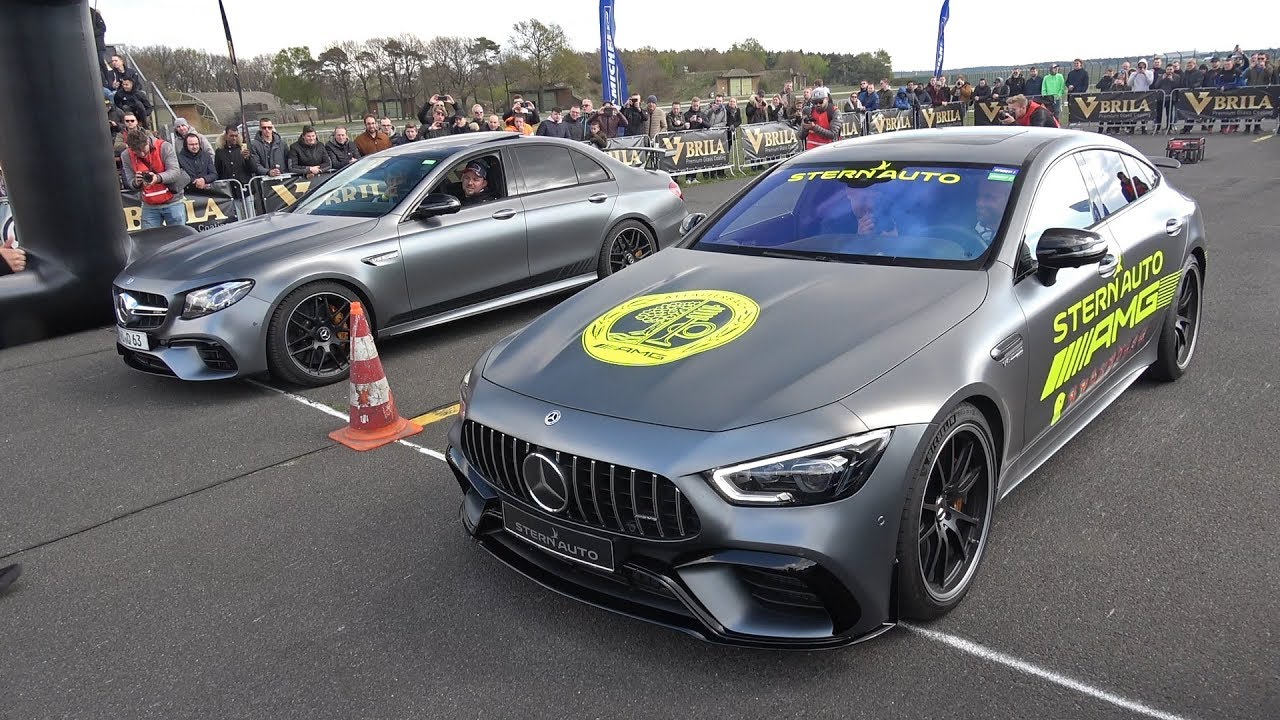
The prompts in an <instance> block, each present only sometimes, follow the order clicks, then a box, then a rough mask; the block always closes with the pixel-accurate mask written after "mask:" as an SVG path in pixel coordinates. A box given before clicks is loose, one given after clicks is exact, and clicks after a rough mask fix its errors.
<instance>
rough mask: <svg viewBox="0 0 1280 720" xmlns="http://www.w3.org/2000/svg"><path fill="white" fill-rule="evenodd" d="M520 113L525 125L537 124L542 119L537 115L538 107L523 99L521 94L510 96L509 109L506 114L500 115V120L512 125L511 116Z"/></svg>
mask: <svg viewBox="0 0 1280 720" xmlns="http://www.w3.org/2000/svg"><path fill="white" fill-rule="evenodd" d="M516 115H520V116H521V117H523V118H524V123H525V125H529V126H531V127H532V126H534V125H537V124H538V123H539V122H541V121H542V119H541V118H540V117H539V116H538V108H537V107H536V106H535V105H534V104H533V103H532V102H530V101H528V100H525V99H524V97H523V96H521V95H513V96H511V109H510V110H508V111H507V114H506V115H503V116H502V122H504V123H506V124H507V125H512V124H514V123H512V122H511V118H513V117H515V116H516Z"/></svg>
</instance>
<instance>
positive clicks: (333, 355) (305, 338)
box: [267, 282, 358, 387]
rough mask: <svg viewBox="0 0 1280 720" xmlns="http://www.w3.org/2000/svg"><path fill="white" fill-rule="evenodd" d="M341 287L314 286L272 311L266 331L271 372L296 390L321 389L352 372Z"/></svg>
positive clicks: (346, 299)
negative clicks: (322, 386)
mask: <svg viewBox="0 0 1280 720" xmlns="http://www.w3.org/2000/svg"><path fill="white" fill-rule="evenodd" d="M357 299H358V298H357V297H356V296H355V294H354V293H352V292H351V290H350V289H349V288H347V287H345V286H342V285H339V284H337V283H332V282H320V283H312V284H310V285H304V286H303V287H301V288H298V289H297V290H295V291H294V292H292V293H290V295H289V296H288V297H286V298H285V299H284V300H283V301H282V302H281V303H280V305H279V307H277V308H276V312H275V315H274V316H273V317H272V320H271V327H270V330H269V331H268V337H267V348H268V359H269V361H270V364H271V371H272V372H273V373H274V374H276V375H278V376H280V377H281V378H283V379H285V380H288V381H289V382H292V383H294V384H297V385H306V386H312V387H315V386H320V385H328V384H330V383H333V382H337V381H339V380H342V379H344V378H346V377H347V373H348V372H349V370H350V366H351V333H350V317H349V316H350V312H351V303H352V302H353V301H355V300H357Z"/></svg>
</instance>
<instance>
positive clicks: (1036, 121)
mask: <svg viewBox="0 0 1280 720" xmlns="http://www.w3.org/2000/svg"><path fill="white" fill-rule="evenodd" d="M996 118H997V119H998V120H999V121H1000V124H1001V125H1024V126H1030V127H1051V128H1056V127H1058V119H1057V118H1056V117H1054V116H1053V113H1052V112H1050V111H1049V108H1047V107H1045V106H1044V105H1041V104H1040V103H1038V102H1036V101H1035V100H1029V99H1027V96H1026V95H1014V96H1013V97H1011V98H1009V106H1008V108H1007V109H1004V110H1001V111H1000V113H999V114H998V115H996Z"/></svg>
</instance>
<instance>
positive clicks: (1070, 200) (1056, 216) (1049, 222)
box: [1025, 158, 1095, 256]
mask: <svg viewBox="0 0 1280 720" xmlns="http://www.w3.org/2000/svg"><path fill="white" fill-rule="evenodd" d="M1094 222H1095V219H1094V215H1093V208H1092V207H1091V200H1090V198H1089V187H1088V186H1087V185H1085V183H1084V176H1082V175H1081V174H1080V166H1079V165H1077V164H1076V161H1075V160H1074V159H1072V158H1064V159H1062V160H1059V161H1058V162H1057V163H1056V164H1055V165H1053V167H1051V168H1049V170H1048V171H1047V172H1046V173H1045V174H1044V177H1043V178H1041V180H1040V186H1039V187H1037V188H1036V195H1035V199H1034V200H1032V202H1031V212H1030V213H1029V214H1028V216H1027V228H1026V237H1025V239H1026V246H1027V248H1029V249H1030V251H1031V254H1032V256H1034V255H1035V251H1036V244H1037V243H1039V242H1040V236H1041V235H1043V234H1044V231H1045V230H1048V229H1049V228H1055V227H1064V228H1076V229H1078V230H1083V229H1085V228H1087V227H1089V226H1090V225H1093V224H1094Z"/></svg>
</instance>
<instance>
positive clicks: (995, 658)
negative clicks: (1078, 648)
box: [898, 623, 1188, 720]
mask: <svg viewBox="0 0 1280 720" xmlns="http://www.w3.org/2000/svg"><path fill="white" fill-rule="evenodd" d="M898 625H899V626H900V627H902V628H905V629H906V630H909V631H911V632H913V633H916V634H917V635H923V636H924V637H927V638H929V639H930V640H935V641H937V642H940V643H942V644H944V645H948V646H950V647H953V648H955V649H956V650H959V651H961V652H966V653H969V654H970V655H974V656H976V657H979V658H982V659H983V660H987V661H989V662H993V663H996V664H998V665H1004V666H1005V667H1008V668H1012V669H1014V670H1017V671H1019V672H1023V673H1026V674H1028V675H1034V676H1035V677H1038V678H1040V679H1041V680H1047V681H1049V682H1051V683H1053V684H1055V685H1061V686H1062V687H1065V688H1068V689H1071V690H1075V691H1076V692H1078V693H1081V694H1084V695H1088V696H1089V697H1091V698H1094V699H1096V700H1101V701H1103V702H1106V703H1110V704H1112V705H1115V706H1116V707H1120V708H1124V709H1125V710H1129V711H1131V712H1135V713H1138V714H1139V715H1145V716H1147V717H1151V718H1158V720H1188V718H1186V717H1184V716H1182V715H1174V714H1173V713H1167V712H1164V711H1162V710H1157V709H1155V708H1153V707H1151V706H1149V705H1145V704H1143V703H1140V702H1137V701H1136V700H1129V699H1128V698H1124V697H1121V696H1119V695H1116V694H1115V693H1111V692H1107V691H1106V690H1103V689H1101V688H1096V687H1094V686H1092V685H1089V684H1088V683H1084V682H1081V681H1079V680H1076V679H1074V678H1069V677H1067V676H1066V675H1060V674H1058V673H1056V672H1053V671H1052V670H1046V669H1045V668H1042V667H1040V666H1038V665H1033V664H1031V663H1029V662H1027V661H1025V660H1020V659H1018V658H1016V657H1014V656H1012V655H1006V654H1005V653H1002V652H1000V651H998V650H992V649H991V648H988V647H986V646H983V645H979V644H978V643H976V642H973V641H972V640H966V639H964V638H962V637H956V636H955V635H948V634H947V633H943V632H938V631H937V630H929V629H927V628H922V627H919V626H916V625H911V624H909V623H898Z"/></svg>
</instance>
